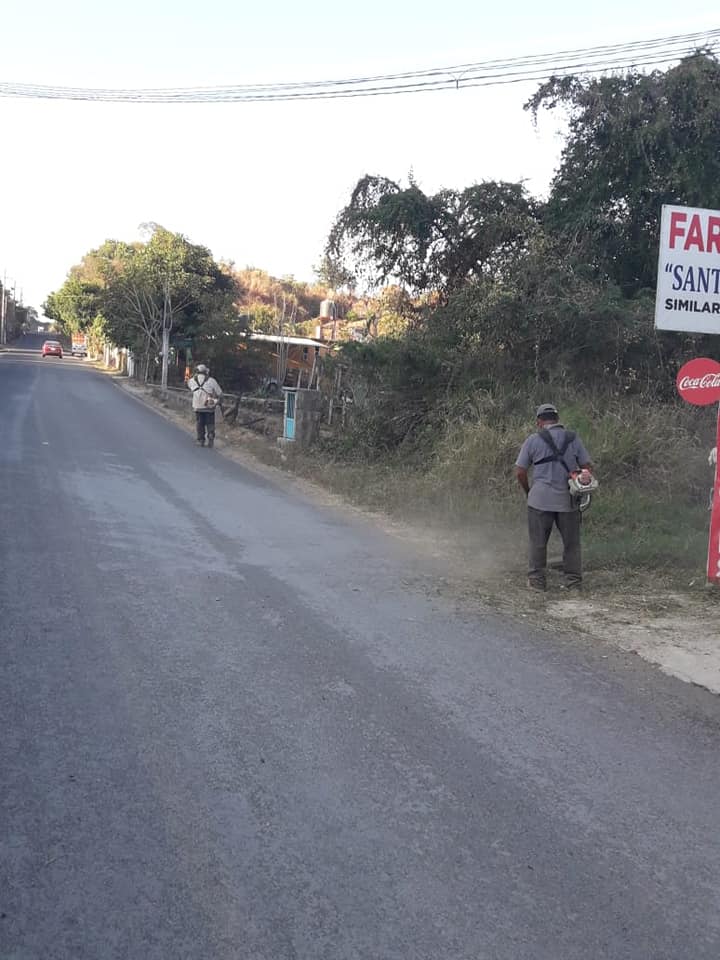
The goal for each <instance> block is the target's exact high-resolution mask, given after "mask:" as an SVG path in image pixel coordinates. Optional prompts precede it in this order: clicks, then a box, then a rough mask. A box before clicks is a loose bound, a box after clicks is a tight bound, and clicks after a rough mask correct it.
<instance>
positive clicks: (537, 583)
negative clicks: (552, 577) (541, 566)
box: [528, 577, 545, 593]
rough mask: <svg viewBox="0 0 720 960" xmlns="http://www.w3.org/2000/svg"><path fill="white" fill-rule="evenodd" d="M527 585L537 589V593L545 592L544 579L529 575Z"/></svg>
mask: <svg viewBox="0 0 720 960" xmlns="http://www.w3.org/2000/svg"><path fill="white" fill-rule="evenodd" d="M528 587H529V588H530V589H531V590H535V591H537V592H538V593H545V581H544V580H538V579H537V577H531V578H530V579H529V580H528Z"/></svg>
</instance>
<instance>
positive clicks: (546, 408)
mask: <svg viewBox="0 0 720 960" xmlns="http://www.w3.org/2000/svg"><path fill="white" fill-rule="evenodd" d="M557 415H558V408H557V407H556V406H555V404H554V403H541V404H540V406H539V407H538V408H537V413H536V414H535V416H536V417H537V418H538V420H539V419H541V418H543V417H557Z"/></svg>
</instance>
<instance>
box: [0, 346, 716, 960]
mask: <svg viewBox="0 0 720 960" xmlns="http://www.w3.org/2000/svg"><path fill="white" fill-rule="evenodd" d="M28 343H29V344H30V345H33V344H32V341H28ZM0 492H1V500H0V511H1V514H0V516H1V520H0V524H1V527H0V530H1V534H0V536H1V540H2V542H1V550H2V554H1V558H0V559H1V568H2V569H1V570H0V606H1V609H2V614H1V617H2V619H1V621H0V631H1V640H0V663H1V670H0V957H2V958H3V960H11V958H12V960H116V958H117V960H120V958H122V960H125V958H128V960H185V958H187V960H226V958H227V960H230V958H233V960H235V958H238V960H240V958H242V960H361V958H362V960H396V958H398V960H399V958H403V960H410V958H411V960H485V958H487V960H600V958H602V960H608V958H613V960H614V958H617V960H629V958H633V960H635V958H637V960H684V958H687V960H704V958H708V960H709V958H712V960H717V957H718V956H719V955H720V896H719V891H720V881H719V875H718V870H719V868H720V761H719V759H718V757H719V752H718V744H719V742H720V706H719V701H718V700H717V699H716V698H714V697H712V696H711V695H710V694H707V693H705V692H703V691H701V690H698V689H696V688H693V687H690V686H687V685H683V684H682V683H680V682H679V681H674V680H671V679H668V678H665V677H662V676H661V675H660V674H658V673H657V672H656V671H654V670H653V669H652V668H651V667H649V666H648V665H646V664H644V663H642V662H641V661H636V660H634V659H633V658H631V657H629V656H627V655H621V654H613V653H612V651H611V650H610V648H603V649H601V650H598V649H597V648H593V647H592V646H589V645H588V644H586V643H584V642H583V641H582V640H580V639H567V638H565V639H563V638H559V637H553V636H551V635H549V634H547V633H544V632H543V631H541V630H536V631H533V630H531V629H529V628H528V629H523V628H521V627H518V626H513V625H512V624H509V623H506V622H503V621H502V620H501V619H498V618H496V617H494V616H493V615H491V614H490V613H487V612H483V610H482V609H481V608H479V607H478V609H477V610H474V611H473V610H470V609H453V608H451V607H450V606H449V605H447V604H445V603H444V602H443V601H441V600H438V599H433V594H432V593H431V592H425V591H424V589H423V585H424V584H427V583H428V582H430V581H429V580H428V578H427V576H426V572H425V571H424V570H423V568H422V565H421V564H420V561H418V560H415V559H414V558H413V557H412V556H410V555H408V554H407V552H406V548H404V547H403V546H402V545H399V544H398V543H396V542H394V541H392V540H390V539H388V538H387V537H386V536H385V535H384V534H382V533H381V532H379V531H377V530H374V529H373V528H371V527H370V526H368V525H364V524H363V523H362V522H360V521H358V520H351V519H347V518H345V517H343V516H342V514H341V513H339V512H338V511H333V510H330V509H327V508H324V507H320V506H318V505H315V504H313V503H311V502H308V501H306V500H303V499H302V498H300V497H299V496H297V495H292V494H289V493H287V492H286V491H283V490H282V489H279V488H274V487H273V486H271V485H270V484H269V483H268V482H267V481H266V480H262V479H259V478H258V477H256V476H255V475H253V474H252V473H249V472H247V471H245V470H243V469H242V468H241V467H239V466H238V465H236V464H234V463H231V462H229V461H228V460H226V459H225V458H223V456H222V454H221V453H220V452H219V451H217V450H216V451H208V450H201V449H199V448H197V447H194V446H193V445H192V444H191V442H190V440H189V438H188V436H187V435H186V434H184V433H183V432H181V431H180V430H178V429H177V428H175V427H174V426H172V425H170V424H168V423H167V422H166V421H165V420H163V419H162V418H160V417H158V416H157V415H155V414H154V413H153V412H152V411H150V410H148V409H147V408H145V407H144V406H142V405H141V404H139V403H138V402H137V401H135V400H134V399H133V398H131V397H129V396H127V395H126V394H124V393H123V392H122V391H121V390H120V389H119V388H118V387H117V386H115V385H114V384H113V383H112V382H111V381H110V380H109V379H107V378H105V377H103V376H102V375H100V374H98V373H96V372H94V371H92V370H91V369H89V368H88V367H87V365H84V364H82V363H81V362H78V361H73V360H63V361H56V360H45V361H42V360H40V359H39V358H38V357H37V354H35V355H33V354H31V353H22V352H15V353H6V354H4V355H2V356H0ZM603 657H605V658H606V659H603Z"/></svg>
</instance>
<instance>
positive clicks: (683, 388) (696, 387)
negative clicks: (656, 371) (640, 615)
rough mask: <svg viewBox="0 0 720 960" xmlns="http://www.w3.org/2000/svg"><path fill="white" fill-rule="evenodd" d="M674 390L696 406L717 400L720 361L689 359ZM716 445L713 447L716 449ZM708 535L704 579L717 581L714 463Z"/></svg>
mask: <svg viewBox="0 0 720 960" xmlns="http://www.w3.org/2000/svg"><path fill="white" fill-rule="evenodd" d="M676 383H677V389H678V393H679V394H680V396H681V397H682V398H683V400H687V402H688V403H692V404H694V405H695V406H696V407H706V406H709V405H710V404H711V403H717V402H718V401H720V363H718V362H717V360H710V359H709V358H708V357H698V358H697V359H695V360H690V361H689V362H688V363H686V364H685V366H684V367H682V368H681V369H680V372H679V373H678V375H677V380H676ZM716 433H717V436H716V441H715V442H716V443H717V444H720V406H719V407H718V421H717V431H716ZM717 449H718V447H716V450H717ZM711 510H712V513H711V514H710V538H709V540H708V560H707V578H708V580H709V581H710V582H711V583H715V584H720V470H719V468H718V464H717V463H716V464H715V481H714V483H713V497H712V507H711Z"/></svg>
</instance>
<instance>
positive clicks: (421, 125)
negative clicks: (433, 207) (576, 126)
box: [0, 0, 720, 308]
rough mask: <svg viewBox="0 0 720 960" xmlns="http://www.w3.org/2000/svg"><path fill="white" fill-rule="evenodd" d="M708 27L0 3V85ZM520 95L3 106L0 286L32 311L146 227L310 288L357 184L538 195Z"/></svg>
mask: <svg viewBox="0 0 720 960" xmlns="http://www.w3.org/2000/svg"><path fill="white" fill-rule="evenodd" d="M717 26H720V15H719V14H718V8H717V0H712V2H711V0H695V2H694V3H693V5H692V17H687V18H685V19H681V17H680V16H679V15H678V5H677V3H676V2H670V0H653V2H652V3H651V2H649V0H635V2H634V3H632V4H630V3H627V0H605V2H604V3H603V4H602V5H594V4H593V5H589V4H588V5H586V4H578V3H577V0H549V2H546V3H545V4H537V3H534V2H530V0H516V2H515V3H514V4H513V5H512V6H511V5H503V4H496V3H493V4H488V3H487V2H486V3H482V2H478V0H447V2H445V3H437V0H432V2H428V0H412V2H410V0H396V2H392V0H384V2H381V0H365V2H364V3H363V4H353V5H349V4H342V3H340V2H338V0H335V2H332V3H331V2H329V0H307V2H303V3H299V2H294V3H289V2H271V0H268V2H266V3H264V4H252V5H250V4H246V3H242V2H238V0H204V2H202V3H200V2H198V0H142V2H141V0H124V2H123V3H122V4H112V5H110V4H108V3H103V0H91V2H89V0H64V2H59V0H35V2H33V0H22V2H18V0H4V3H3V4H2V6H1V7H0V37H1V38H2V43H1V45H0V81H3V82H10V81H12V82H24V83H42V84H57V85H74V86H85V87H93V86H103V87H125V88H127V87H150V86H156V87H160V86H199V85H203V86H206V85H212V84H220V83H252V82H262V81H273V82H275V81H277V82H280V81H288V80H308V79H336V78H341V77H345V76H354V75H358V74H366V73H382V72H391V71H393V72H394V71H396V70H400V69H420V68H423V67H431V66H440V65H445V64H452V63H461V62H468V61H473V60H481V59H486V58H490V57H504V56H522V55H525V54H530V53H547V52H552V51H556V50H562V49H568V48H572V47H586V46H592V45H596V44H600V43H606V42H607V43H623V42H626V41H630V40H639V39H646V38H651V37H659V36H665V35H670V34H675V33H688V32H691V31H694V30H701V29H712V28H714V27H717ZM535 86H536V85H535V84H529V85H524V84H523V85H518V86H512V87H504V88H503V87H495V88H493V87H491V88H485V89H475V90H464V91H463V90H461V91H458V92H442V93H428V94H413V95H402V96H396V97H373V98H369V99H355V100H348V101H343V100H335V101H331V102H309V103H294V104H285V103H271V104H186V105H179V104H178V105H151V104H100V103H72V102H58V101H52V102H46V101H27V100H15V99H8V98H5V99H3V98H0V191H1V192H0V275H2V272H3V271H4V270H6V271H7V273H8V277H9V278H11V279H12V280H14V281H15V282H16V284H17V288H18V291H19V290H20V289H22V290H23V292H24V301H25V303H28V304H30V305H33V306H36V307H38V308H39V307H40V304H41V303H42V301H43V300H44V299H45V297H46V296H47V294H48V293H49V292H50V291H51V290H54V289H57V287H59V286H60V285H61V284H62V282H63V280H64V278H65V275H66V273H67V271H68V270H69V268H70V267H71V266H72V265H73V264H74V263H77V262H78V261H79V260H80V259H81V257H82V256H83V254H84V253H86V252H87V251H88V250H89V249H91V248H93V247H96V246H98V245H99V244H100V243H102V241H103V240H105V239H106V238H109V237H112V238H117V239H124V240H132V239H135V238H137V237H138V236H139V232H138V226H139V225H140V224H141V223H144V222H147V221H155V222H157V223H161V224H162V225H163V226H165V227H167V228H168V229H171V230H177V231H180V232H182V233H184V234H186V235H187V236H188V237H190V239H191V240H193V241H194V242H196V243H202V244H205V245H206V246H208V247H210V249H211V250H212V251H213V253H214V255H215V256H216V257H218V258H224V259H229V260H233V261H235V263H236V264H237V265H238V266H245V265H253V266H257V267H262V268H264V269H266V270H268V271H270V272H271V273H274V274H276V275H278V276H282V275H285V274H294V275H295V276H296V277H297V278H298V279H306V280H311V279H313V273H312V266H313V264H315V263H317V262H318V261H319V259H320V256H321V252H322V247H323V244H324V241H325V237H326V236H327V233H328V230H329V228H330V225H331V223H332V221H333V219H334V217H335V215H336V213H337V211H338V210H339V209H340V208H341V207H342V206H343V205H344V203H345V202H346V201H347V198H348V195H349V192H350V190H351V189H352V187H353V186H354V184H355V183H356V181H357V180H358V179H359V177H361V176H362V175H363V174H365V173H377V174H382V175H385V176H389V177H391V178H393V179H402V178H405V177H406V176H407V173H408V171H409V170H413V172H414V174H415V176H416V178H417V180H418V181H419V183H420V185H421V186H422V187H423V188H424V189H425V190H428V191H434V190H436V189H438V188H439V187H460V188H461V187H464V186H467V185H469V184H471V183H473V182H476V181H479V180H483V179H506V180H518V179H525V180H526V181H527V182H528V186H529V187H530V189H531V190H532V191H533V192H535V193H540V194H541V193H543V192H544V191H545V190H546V189H547V185H548V182H549V180H550V177H551V175H552V171H553V169H554V167H555V165H556V163H557V160H558V156H559V151H560V148H561V141H560V138H559V137H558V135H557V133H556V131H557V129H558V126H559V118H558V119H553V118H548V117H546V118H545V119H544V120H541V122H540V125H539V129H538V130H535V129H534V128H533V125H532V122H531V118H530V116H529V115H528V114H527V113H525V112H524V111H523V109H522V104H523V103H524V101H525V100H527V98H528V97H529V96H530V95H531V94H532V93H533V92H534V89H535Z"/></svg>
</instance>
